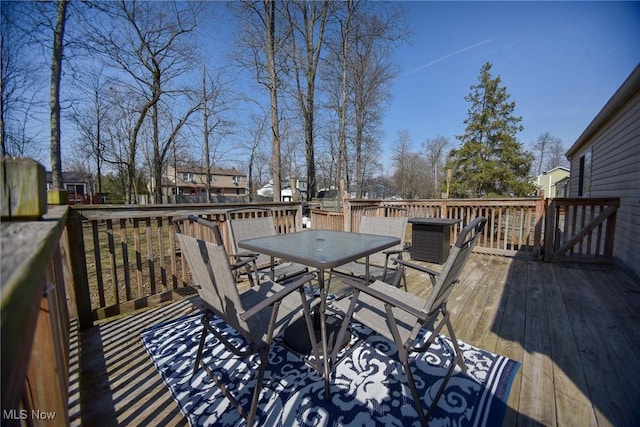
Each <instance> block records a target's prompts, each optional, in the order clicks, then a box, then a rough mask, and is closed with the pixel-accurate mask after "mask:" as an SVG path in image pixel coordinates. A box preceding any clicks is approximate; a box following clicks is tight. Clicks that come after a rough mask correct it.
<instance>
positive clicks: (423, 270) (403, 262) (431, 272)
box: [393, 258, 440, 277]
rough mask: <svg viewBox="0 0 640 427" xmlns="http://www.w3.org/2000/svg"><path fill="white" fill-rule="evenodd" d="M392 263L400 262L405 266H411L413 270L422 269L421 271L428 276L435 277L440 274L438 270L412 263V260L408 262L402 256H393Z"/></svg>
mask: <svg viewBox="0 0 640 427" xmlns="http://www.w3.org/2000/svg"><path fill="white" fill-rule="evenodd" d="M393 262H394V263H397V264H402V265H404V266H405V267H409V268H413V269H414V270H418V271H422V272H423V273H427V274H428V275H430V276H433V277H437V276H439V275H440V272H438V271H435V270H432V269H430V268H427V267H424V266H422V265H418V264H414V263H412V262H408V261H405V260H403V259H402V258H395V259H394V260H393Z"/></svg>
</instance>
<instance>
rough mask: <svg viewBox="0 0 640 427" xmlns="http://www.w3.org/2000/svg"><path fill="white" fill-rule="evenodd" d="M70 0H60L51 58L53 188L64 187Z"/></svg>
mask: <svg viewBox="0 0 640 427" xmlns="http://www.w3.org/2000/svg"><path fill="white" fill-rule="evenodd" d="M67 4H68V0H60V1H59V2H58V9H57V13H56V28H55V31H54V34H53V56H52V58H51V101H50V102H51V176H52V185H53V188H62V154H61V150H60V79H61V76H62V49H63V47H64V45H63V40H64V26H65V23H66V15H67Z"/></svg>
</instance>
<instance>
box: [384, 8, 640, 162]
mask: <svg viewBox="0 0 640 427" xmlns="http://www.w3.org/2000/svg"><path fill="white" fill-rule="evenodd" d="M408 8H409V10H410V16H411V25H412V26H413V27H414V31H415V33H414V37H413V43H412V44H410V45H405V46H401V47H400V48H399V49H397V50H396V52H397V53H396V54H397V61H398V63H399V64H400V65H401V66H402V68H403V73H402V74H401V76H400V77H399V78H398V79H397V81H396V82H395V84H394V85H393V89H392V93H393V98H392V100H391V103H390V106H389V109H388V110H387V113H386V114H385V119H384V125H383V129H384V142H383V146H384V148H385V153H386V154H387V155H388V153H389V149H390V148H391V146H393V144H394V143H395V141H397V139H398V132H399V131H400V130H403V129H406V130H408V131H409V134H410V136H411V138H412V142H413V147H414V149H415V150H419V149H420V148H421V145H422V142H423V141H424V140H425V139H427V138H434V137H436V136H438V135H442V136H445V137H448V138H450V141H451V143H452V145H454V146H455V145H458V144H459V141H458V140H457V139H455V135H461V134H462V133H463V132H464V123H463V120H464V119H465V118H466V113H467V109H468V107H469V104H468V103H467V102H466V101H465V100H464V97H465V96H466V95H467V94H469V92H470V86H471V85H474V84H476V83H477V78H478V74H479V72H480V67H481V66H482V65H483V64H484V63H485V62H487V61H489V62H491V63H492V64H493V68H492V74H493V76H494V77H495V76H497V75H499V76H500V77H501V79H502V84H503V86H506V88H507V92H508V93H509V94H510V95H511V100H513V101H515V102H516V110H515V114H516V115H519V116H522V118H523V122H522V123H523V125H524V127H525V129H524V131H523V132H521V133H519V134H518V138H519V140H520V141H521V142H522V143H523V144H525V145H526V146H528V145H529V144H530V143H531V142H534V141H535V140H536V139H537V138H538V136H539V135H541V134H543V133H545V132H550V133H551V135H552V136H555V137H558V138H560V139H562V141H563V144H564V146H565V148H569V147H570V146H571V145H572V144H573V143H574V142H575V140H576V139H577V138H578V137H579V136H580V134H581V133H582V131H583V130H584V129H585V128H586V127H587V126H588V125H589V123H590V122H591V120H592V119H593V118H594V117H595V116H596V114H597V113H598V112H599V111H600V110H601V108H602V107H603V106H604V104H605V103H606V102H607V101H608V100H609V98H610V97H611V96H612V95H613V93H614V92H615V91H616V90H617V89H618V88H619V87H620V85H621V84H622V83H623V82H624V80H625V79H626V78H627V76H628V75H629V74H630V73H631V71H633V69H634V68H635V66H636V65H637V64H638V63H640V3H639V2H410V3H408Z"/></svg>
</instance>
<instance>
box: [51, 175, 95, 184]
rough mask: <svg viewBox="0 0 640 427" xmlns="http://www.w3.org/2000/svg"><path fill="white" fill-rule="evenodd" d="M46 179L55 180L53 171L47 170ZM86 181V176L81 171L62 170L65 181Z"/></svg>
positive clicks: (68, 182) (63, 180)
mask: <svg viewBox="0 0 640 427" xmlns="http://www.w3.org/2000/svg"><path fill="white" fill-rule="evenodd" d="M45 179H46V181H47V182H53V172H45ZM85 181H86V177H85V176H84V175H83V174H82V173H80V172H62V182H63V183H66V184H71V183H74V182H77V183H85Z"/></svg>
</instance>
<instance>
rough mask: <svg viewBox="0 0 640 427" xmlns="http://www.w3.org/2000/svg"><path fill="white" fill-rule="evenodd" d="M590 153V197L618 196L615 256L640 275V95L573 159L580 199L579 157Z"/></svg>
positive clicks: (573, 188) (572, 190)
mask: <svg viewBox="0 0 640 427" xmlns="http://www.w3.org/2000/svg"><path fill="white" fill-rule="evenodd" d="M588 150H591V193H590V195H589V196H590V197H593V198H598V197H619V198H620V209H619V210H618V213H617V217H616V235H615V244H614V252H613V253H614V257H615V258H616V259H618V260H619V261H621V262H622V263H623V264H625V266H627V267H628V268H630V269H632V270H634V271H635V273H636V274H638V275H640V238H639V230H640V92H637V93H635V94H634V95H633V96H632V97H631V98H630V99H629V100H628V101H627V102H626V103H625V104H624V105H623V106H622V107H621V108H620V109H619V110H617V112H616V113H615V114H613V115H612V116H611V117H610V118H609V119H608V120H607V121H606V122H605V123H604V124H603V125H602V127H601V128H600V129H599V130H598V131H597V132H596V133H595V134H594V135H593V136H592V137H591V138H590V139H589V140H588V141H587V142H586V143H585V144H584V145H583V146H582V147H581V148H580V149H579V151H577V152H576V153H575V154H574V155H573V157H572V158H571V178H570V186H569V194H570V197H577V195H578V182H579V173H580V157H582V156H583V155H584V154H585V153H586V152H587V151H588Z"/></svg>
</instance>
